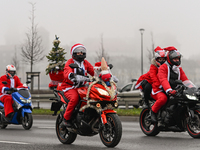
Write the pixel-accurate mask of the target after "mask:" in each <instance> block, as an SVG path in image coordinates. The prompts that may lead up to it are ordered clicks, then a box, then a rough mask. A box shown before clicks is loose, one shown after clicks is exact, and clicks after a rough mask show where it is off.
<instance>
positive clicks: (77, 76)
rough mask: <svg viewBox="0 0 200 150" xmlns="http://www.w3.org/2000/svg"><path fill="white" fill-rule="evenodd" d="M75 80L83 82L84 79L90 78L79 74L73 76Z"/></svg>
mask: <svg viewBox="0 0 200 150" xmlns="http://www.w3.org/2000/svg"><path fill="white" fill-rule="evenodd" d="M75 80H76V81H77V82H85V81H88V82H89V81H90V79H89V78H88V77H85V76H81V75H76V76H75Z"/></svg>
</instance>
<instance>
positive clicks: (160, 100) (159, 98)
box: [151, 92, 167, 122]
mask: <svg viewBox="0 0 200 150" xmlns="http://www.w3.org/2000/svg"><path fill="white" fill-rule="evenodd" d="M152 97H153V98H154V99H155V100H156V102H155V103H154V105H153V106H152V107H151V119H152V121H153V122H157V113H158V111H159V109H160V108H161V107H162V106H163V105H165V104H166V102H167V96H166V94H165V93H163V92H159V93H157V94H156V95H152Z"/></svg>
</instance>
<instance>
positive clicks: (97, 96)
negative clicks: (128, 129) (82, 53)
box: [50, 64, 122, 147]
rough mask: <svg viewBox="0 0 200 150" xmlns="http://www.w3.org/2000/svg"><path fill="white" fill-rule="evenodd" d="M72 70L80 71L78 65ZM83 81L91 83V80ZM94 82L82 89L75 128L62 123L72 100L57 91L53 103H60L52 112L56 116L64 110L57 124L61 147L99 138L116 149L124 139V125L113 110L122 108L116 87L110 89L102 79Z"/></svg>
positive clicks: (74, 116) (75, 111)
mask: <svg viewBox="0 0 200 150" xmlns="http://www.w3.org/2000/svg"><path fill="white" fill-rule="evenodd" d="M70 67H71V68H77V69H78V70H80V68H79V67H78V65H76V64H70ZM77 73H78V71H77ZM80 74H81V73H80ZM82 75H83V74H82ZM83 77H85V78H87V79H89V77H86V76H83ZM84 80H85V79H84ZM90 80H92V81H91V82H89V85H87V86H82V87H79V88H78V93H79V96H80V101H79V104H78V105H77V106H76V108H75V110H74V112H73V114H72V118H73V119H72V127H65V126H63V123H62V122H63V119H64V117H63V115H64V112H65V110H66V108H67V104H68V102H69V100H68V99H67V98H66V97H65V96H64V92H63V91H61V89H59V85H58V87H57V89H54V91H53V92H54V94H55V97H56V98H53V99H50V100H55V101H56V102H52V106H51V110H52V111H54V115H56V113H57V111H59V110H60V109H61V107H63V109H61V110H60V114H59V115H58V116H57V120H56V134H57V137H58V139H59V141H60V142H61V143H63V144H71V143H73V142H74V141H75V139H76V137H77V134H78V135H81V136H94V135H96V134H99V136H100V139H101V141H102V143H103V144H104V145H105V146H107V147H115V146H116V145H117V144H118V143H119V142H120V140H121V136H122V125H121V121H120V119H119V117H118V115H117V113H116V111H114V110H113V108H115V107H118V103H117V88H116V84H115V83H114V82H113V81H110V84H111V86H107V85H106V84H105V82H104V81H102V80H100V78H98V77H93V78H92V79H90Z"/></svg>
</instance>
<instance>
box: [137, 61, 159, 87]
mask: <svg viewBox="0 0 200 150" xmlns="http://www.w3.org/2000/svg"><path fill="white" fill-rule="evenodd" d="M157 73H158V66H157V64H156V62H155V59H152V61H151V66H150V69H149V71H148V72H147V73H146V74H143V75H141V76H140V77H139V79H138V81H137V83H136V86H135V88H138V89H142V86H141V82H142V80H147V81H148V82H149V83H150V84H151V85H152V88H154V89H156V90H157V89H158V88H159V86H160V82H159V80H158V78H157Z"/></svg>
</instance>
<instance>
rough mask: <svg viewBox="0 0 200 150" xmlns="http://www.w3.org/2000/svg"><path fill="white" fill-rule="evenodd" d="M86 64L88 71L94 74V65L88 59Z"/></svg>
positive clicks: (85, 61)
mask: <svg viewBox="0 0 200 150" xmlns="http://www.w3.org/2000/svg"><path fill="white" fill-rule="evenodd" d="M84 65H85V66H87V68H86V70H87V72H88V73H89V74H90V75H91V76H94V67H93V66H92V65H91V64H90V63H89V62H88V61H87V60H84Z"/></svg>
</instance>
